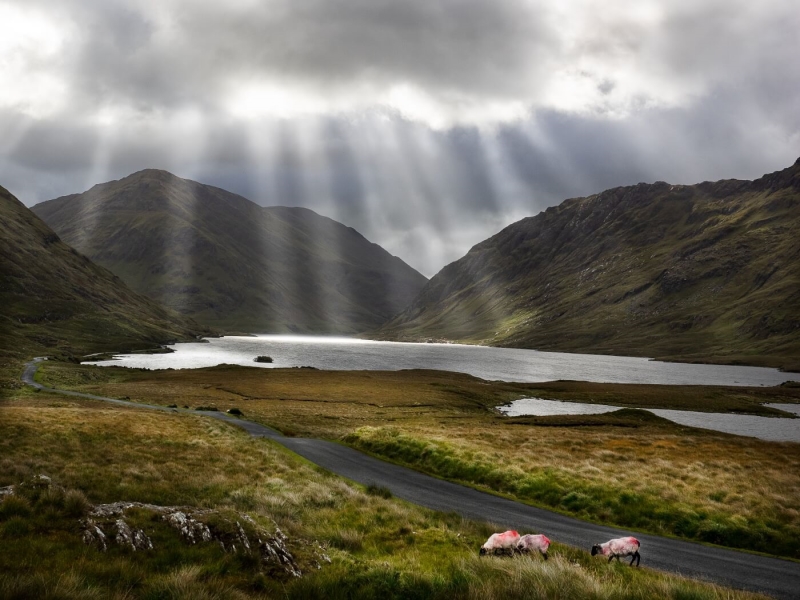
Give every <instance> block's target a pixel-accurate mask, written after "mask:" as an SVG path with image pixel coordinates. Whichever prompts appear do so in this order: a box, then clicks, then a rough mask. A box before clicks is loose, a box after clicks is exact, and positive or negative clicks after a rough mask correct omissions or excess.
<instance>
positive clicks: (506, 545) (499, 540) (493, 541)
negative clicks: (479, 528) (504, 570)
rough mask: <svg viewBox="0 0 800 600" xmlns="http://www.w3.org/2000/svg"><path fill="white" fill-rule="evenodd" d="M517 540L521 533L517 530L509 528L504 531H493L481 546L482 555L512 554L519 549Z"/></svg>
mask: <svg viewBox="0 0 800 600" xmlns="http://www.w3.org/2000/svg"><path fill="white" fill-rule="evenodd" d="M517 542H519V534H518V533H517V532H516V531H513V530H509V531H506V532H504V533H493V534H492V535H490V536H489V539H488V540H486V543H485V544H484V545H483V546H481V550H480V555H481V556H483V555H484V554H498V553H499V554H505V553H506V552H508V554H511V555H512V556H513V554H514V551H515V550H516V549H517Z"/></svg>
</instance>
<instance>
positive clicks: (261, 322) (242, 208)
mask: <svg viewBox="0 0 800 600" xmlns="http://www.w3.org/2000/svg"><path fill="white" fill-rule="evenodd" d="M32 210H33V211H34V212H35V213H36V214H37V215H39V216H40V217H41V218H42V219H43V220H44V221H45V222H46V223H47V224H48V225H50V226H51V227H52V228H53V229H54V230H55V231H56V232H57V233H58V235H59V236H61V238H62V239H63V240H64V241H66V242H67V243H68V244H70V245H72V246H74V247H75V248H76V249H78V250H79V251H80V252H83V253H84V254H86V255H87V256H88V257H89V258H91V259H92V260H93V261H95V262H96V263H98V264H100V265H102V266H104V267H106V268H108V269H110V270H111V271H113V272H114V273H115V274H117V275H118V276H119V277H121V278H122V279H123V280H124V281H125V283H127V284H128V285H129V286H130V287H131V288H133V289H134V290H136V291H137V292H140V293H142V294H146V295H147V296H149V297H150V298H153V299H154V300H156V301H158V302H159V303H161V304H163V305H165V306H168V307H170V308H172V309H174V310H176V311H178V312H180V313H182V314H184V315H188V316H191V317H192V318H194V319H196V320H197V321H199V322H201V323H205V324H208V325H213V326H215V327H220V328H224V329H227V330H228V331H230V330H240V331H253V332H318V333H355V332H359V331H364V330H366V329H372V328H375V327H377V326H379V325H380V324H382V323H383V322H385V321H386V320H387V319H389V318H390V317H392V316H394V315H395V314H397V313H398V312H400V311H401V310H402V309H403V308H405V307H406V305H408V304H409V303H410V302H411V300H413V298H414V297H415V296H416V294H417V293H418V292H419V290H420V289H421V288H422V286H423V285H424V284H425V283H426V281H427V280H426V278H425V277H424V276H422V275H421V274H419V273H418V272H417V271H415V270H414V269H412V268H411V267H409V266H408V265H407V264H405V263H404V262H403V261H402V260H400V259H399V258H397V257H394V256H392V255H390V254H389V253H388V252H386V251H385V250H384V249H383V248H381V247H380V246H378V245H377V244H373V243H371V242H369V241H368V240H367V239H365V238H364V237H363V236H362V235H361V234H359V233H358V232H357V231H355V230H354V229H352V228H349V227H346V226H344V225H342V224H341V223H337V222H336V221H333V220H332V219H328V218H326V217H323V216H320V215H318V214H316V213H314V212H313V211H311V210H308V209H304V208H286V207H262V206H259V205H257V204H255V203H253V202H251V201H249V200H247V199H245V198H243V197H241V196H237V195H236V194H232V193H230V192H227V191H225V190H222V189H219V188H216V187H212V186H209V185H203V184H201V183H197V182H194V181H190V180H186V179H181V178H180V177H176V176H175V175H172V174H171V173H167V172H165V171H158V170H152V169H149V170H145V171H140V172H138V173H134V174H133V175H130V176H128V177H125V178H124V179H120V180H119V181H111V182H108V183H104V184H101V185H96V186H94V187H93V188H92V189H90V190H89V191H87V192H85V193H83V194H74V195H71V196H65V197H63V198H57V199H55V200H50V201H48V202H43V203H42V204H38V205H37V206H35V207H33V209H32Z"/></svg>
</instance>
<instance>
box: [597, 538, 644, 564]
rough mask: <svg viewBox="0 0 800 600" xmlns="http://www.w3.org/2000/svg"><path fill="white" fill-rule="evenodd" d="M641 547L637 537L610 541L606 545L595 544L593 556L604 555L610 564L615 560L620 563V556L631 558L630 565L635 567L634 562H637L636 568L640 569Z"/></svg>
mask: <svg viewBox="0 0 800 600" xmlns="http://www.w3.org/2000/svg"><path fill="white" fill-rule="evenodd" d="M639 546H641V544H640V543H639V540H637V539H636V538H635V537H623V538H617V539H615V540H609V541H607V542H606V543H605V544H595V545H594V546H592V556H594V555H596V554H602V555H603V556H607V557H608V562H611V561H612V560H614V559H615V558H616V559H617V562H619V558H620V556H625V557H628V556H630V557H631V562H630V564H631V565H633V561H636V566H637V567H638V566H639V561H640V560H641V556H639Z"/></svg>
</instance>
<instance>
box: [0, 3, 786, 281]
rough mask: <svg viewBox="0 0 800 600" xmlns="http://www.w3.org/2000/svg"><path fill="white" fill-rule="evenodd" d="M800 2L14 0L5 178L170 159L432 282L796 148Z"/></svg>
mask: <svg viewBox="0 0 800 600" xmlns="http://www.w3.org/2000/svg"><path fill="white" fill-rule="evenodd" d="M798 30H800V11H798V10H797V8H796V3H795V2H793V1H790V0H785V1H784V0H774V1H766V2H760V3H753V2H737V1H734V2H730V1H725V2H722V1H716V0H703V1H682V0H679V1H669V2H666V1H664V2H646V1H636V2H634V1H630V2H615V3H613V5H612V4H609V3H603V4H600V3H595V2H589V1H588V0H586V1H582V0H573V1H568V2H561V3H550V2H544V1H541V2H537V1H527V0H495V1H493V2H482V1H478V0H441V1H438V2H430V1H428V0H404V1H403V2H396V1H392V0H340V1H338V2H329V1H327V0H306V1H303V2H297V1H289V0H275V1H261V0H230V1H228V2H224V3H222V2H211V1H202V0H192V1H190V0H162V1H161V2H158V3H153V2H149V1H147V0H97V1H92V0H58V1H52V0H0V89H3V91H4V93H3V94H2V95H0V185H3V186H5V187H7V188H9V189H10V190H11V191H12V192H14V193H15V194H16V195H18V196H19V197H20V199H21V200H23V201H24V202H25V203H26V204H28V205H32V204H35V203H36V202H38V201H41V200H46V199H49V198H52V197H55V196H59V195H63V194H67V193H73V192H79V191H83V190H85V189H88V188H89V187H91V186H92V185H94V184H96V183H99V182H102V181H107V180H109V179H116V178H119V177H123V176H125V175H127V174H129V173H131V172H134V171H136V170H139V169H142V168H147V167H156V168H163V169H167V170H170V171H172V172H174V173H176V174H177V175H180V176H183V177H189V178H193V179H196V180H199V181H202V182H204V183H210V184H213V185H218V186H220V187H224V188H226V189H229V190H231V191H234V192H237V193H240V194H242V195H244V196H246V197H248V198H250V199H252V200H254V201H256V202H259V203H261V204H264V205H278V204H283V205H298V206H307V207H309V208H311V209H314V210H316V211H318V212H320V213H322V214H325V215H328V216H330V217H332V218H335V219H337V220H340V221H342V222H344V223H345V224H347V225H350V226H352V227H355V228H356V229H358V230H359V231H361V232H362V233H363V234H364V235H366V236H367V237H368V238H369V239H370V240H372V241H375V242H377V243H379V244H381V245H383V246H384V247H386V248H387V249H388V250H389V251H390V252H392V253H394V254H397V255H398V256H400V257H401V258H403V259H404V260H406V261H407V262H409V263H410V264H411V265H412V266H414V267H416V268H418V269H419V270H421V271H422V272H423V273H425V274H426V275H432V274H433V273H435V272H436V271H437V270H438V269H439V268H441V267H442V266H443V265H444V264H446V263H447V262H450V261H452V260H455V259H457V258H459V257H460V256H461V255H462V254H464V252H466V251H467V250H468V249H469V247H470V246H472V245H473V244H475V243H477V242H479V241H481V240H482V239H484V238H485V237H487V236H489V235H491V234H493V233H495V232H496V231H497V230H499V229H500V228H502V227H503V226H505V225H507V224H509V223H510V222H512V221H514V220H516V219H518V218H521V217H523V216H528V215H531V214H535V213H537V212H539V211H540V210H542V209H543V208H546V207H547V206H550V205H552V204H556V203H558V202H560V201H561V200H563V199H565V198H567V197H572V196H579V195H587V194H591V193H594V192H598V191H601V190H603V189H605V188H608V187H613V186H617V185H625V184H631V183H637V182H639V181H654V180H666V181H670V182H674V183H694V182H697V181H702V180H709V179H719V178H728V177H739V178H752V177H757V176H759V175H761V174H762V173H764V172H769V171H773V170H777V169H780V168H783V167H785V166H788V165H789V164H791V163H792V162H794V160H795V159H796V158H797V156H798V155H800V110H798V108H797V107H798V106H800V61H797V59H796V57H797V56H798V55H800V41H798V36H797V34H796V32H797V31H798Z"/></svg>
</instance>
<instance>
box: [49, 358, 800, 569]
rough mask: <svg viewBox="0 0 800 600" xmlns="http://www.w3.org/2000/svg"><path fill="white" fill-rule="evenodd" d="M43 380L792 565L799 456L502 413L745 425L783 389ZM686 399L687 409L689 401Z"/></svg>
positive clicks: (660, 428) (64, 373)
mask: <svg viewBox="0 0 800 600" xmlns="http://www.w3.org/2000/svg"><path fill="white" fill-rule="evenodd" d="M43 381H46V382H48V383H52V384H54V385H58V386H67V387H73V388H76V389H84V390H87V391H91V392H94V393H101V394H104V395H109V396H112V397H126V398H128V397H129V398H131V399H132V400H139V401H145V402H156V403H162V404H176V405H178V406H189V407H198V406H206V407H207V406H214V407H217V408H219V409H220V410H227V409H229V408H233V407H235V408H238V409H240V410H241V411H242V412H243V413H244V415H245V417H247V418H251V419H254V420H257V421H260V422H262V423H264V424H267V425H270V426H273V427H276V428H278V429H280V430H281V431H283V432H284V433H287V434H289V435H304V436H316V437H325V438H329V439H340V440H343V441H344V442H346V443H348V444H350V445H352V446H355V447H357V448H359V449H362V450H365V451H367V452H369V453H372V454H374V455H376V456H380V457H383V458H387V459H389V460H392V461H394V462H398V463H401V464H405V465H408V466H412V467H414V468H417V469H420V470H422V471H426V472H429V473H432V474H435V475H438V476H441V477H444V478H447V479H451V480H454V481H458V482H462V483H466V484H468V485H473V486H475V487H478V488H480V489H485V490H488V491H494V492H497V493H502V494H504V495H507V496H510V497H513V498H517V499H520V500H523V501H525V502H529V503H531V504H535V505H538V506H543V507H547V508H552V509H554V510H558V511H560V512H564V513H567V514H572V515H575V516H579V517H581V518H585V519H589V520H594V521H598V522H603V523H613V524H616V525H619V526H623V527H628V528H633V529H637V530H642V531H650V532H654V533H659V534H666V535H674V536H678V537H684V538H688V539H695V540H700V541H705V542H710V543H715V544H720V545H727V546H732V547H739V548H749V549H754V550H761V551H764V552H768V553H773V554H778V555H783V556H788V557H794V558H800V542H799V541H798V540H800V447H798V445H797V444H779V443H769V442H763V441H759V440H756V439H751V438H743V437H736V436H730V435H725V434H717V433H714V432H708V431H702V430H697V429H691V428H687V427H681V426H677V425H674V424H672V423H670V422H668V421H664V420H662V419H659V418H658V417H655V416H653V415H650V414H648V413H641V412H638V411H630V410H626V411H622V412H618V413H614V414H609V415H593V416H574V417H539V418H532V417H523V418H505V417H501V416H499V415H498V414H497V413H496V411H494V409H493V407H494V406H496V405H497V404H502V403H505V402H507V401H509V400H510V399H512V398H516V397H519V396H520V395H524V394H536V395H542V396H544V397H553V398H561V399H565V398H570V397H571V398H574V399H578V400H581V401H587V400H595V401H599V402H603V403H611V404H615V403H619V404H622V405H628V406H631V405H635V404H636V403H637V402H636V401H637V398H639V399H640V405H645V406H664V407H670V408H673V407H678V408H691V407H692V406H693V405H692V404H691V401H692V398H693V397H694V398H695V401H696V404H697V406H699V407H705V408H712V407H713V408H714V409H717V410H721V409H722V408H728V409H729V410H733V411H736V412H741V411H743V410H747V411H749V412H756V411H757V410H758V405H757V402H758V401H783V402H786V401H797V399H798V396H800V390H799V389H798V388H796V387H790V386H787V387H783V388H771V389H763V388H750V389H746V388H729V389H726V388H669V387H664V386H620V385H606V386H601V385H598V384H582V383H574V382H568V383H557V384H525V385H520V384H509V383H488V382H484V381H481V380H479V379H475V378H472V377H468V376H464V375H457V374H452V373H437V372H425V371H401V372H353V373H343V372H325V371H314V370H304V369H303V370H300V369H284V370H263V369H255V368H249V369H248V368H243V367H231V366H221V367H216V368H212V369H201V370H193V371H165V372H148V371H135V370H128V369H118V368H112V369H106V368H102V369H101V368H93V367H75V366H73V365H58V364H50V365H47V367H46V370H45V371H44V373H43ZM693 393H694V396H693V395H692V394H693Z"/></svg>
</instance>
